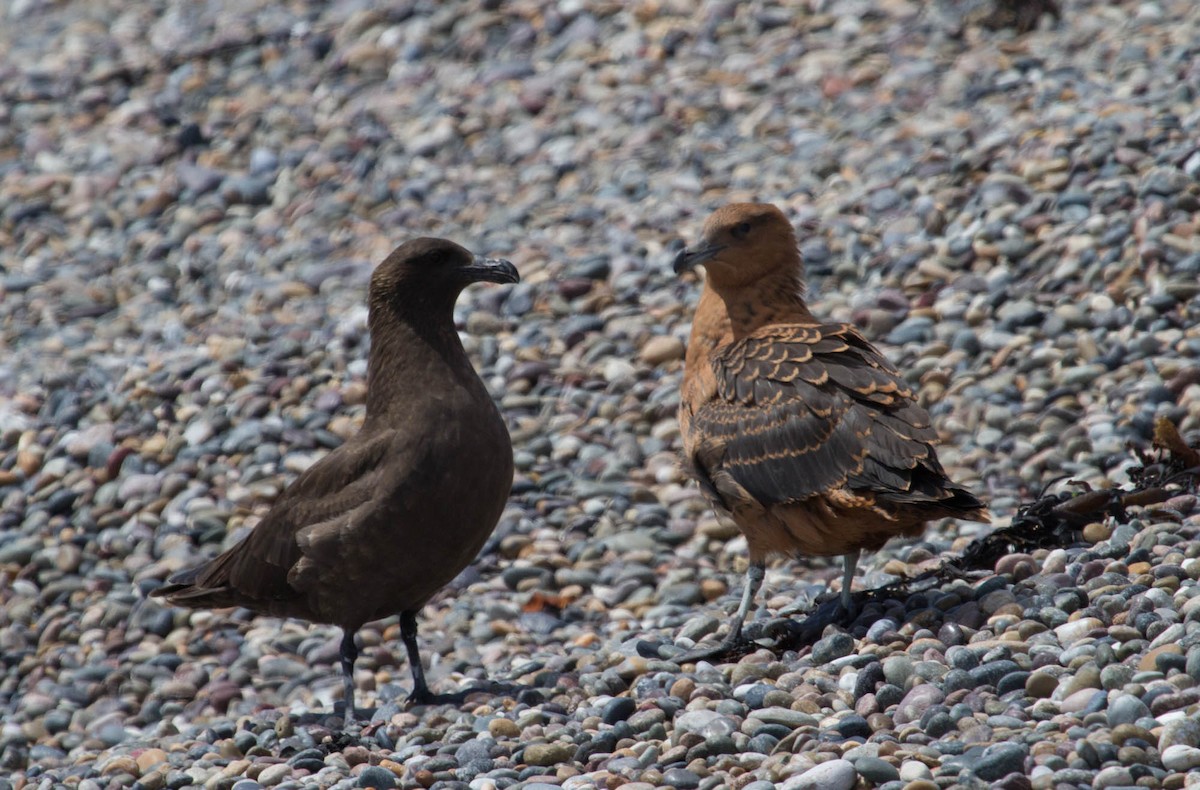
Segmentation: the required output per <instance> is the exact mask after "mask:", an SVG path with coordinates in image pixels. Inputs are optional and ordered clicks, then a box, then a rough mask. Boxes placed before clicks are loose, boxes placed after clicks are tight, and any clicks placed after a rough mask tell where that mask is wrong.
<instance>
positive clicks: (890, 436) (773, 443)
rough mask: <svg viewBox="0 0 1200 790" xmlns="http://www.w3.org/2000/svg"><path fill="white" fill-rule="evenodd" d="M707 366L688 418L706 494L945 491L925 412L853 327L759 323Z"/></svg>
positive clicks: (782, 498)
mask: <svg viewBox="0 0 1200 790" xmlns="http://www.w3.org/2000/svg"><path fill="white" fill-rule="evenodd" d="M712 364H713V368H714V373H715V375H716V394H715V396H714V397H713V398H712V399H711V400H710V401H709V402H707V403H706V404H704V405H703V406H701V407H700V408H699V409H698V410H697V411H696V413H695V416H694V418H693V424H692V427H693V430H696V431H698V432H699V434H700V436H701V437H702V439H701V440H700V441H699V442H696V443H694V444H693V448H694V449H693V457H692V459H691V461H692V463H693V464H694V466H695V467H696V472H697V474H698V476H699V477H700V479H701V483H702V485H704V486H705V488H706V489H708V491H709V493H710V494H712V493H716V494H718V496H719V497H720V498H722V499H725V498H726V496H727V494H726V492H728V491H732V490H737V489H739V488H740V489H742V490H744V491H746V492H748V493H749V494H750V495H751V496H752V497H753V498H754V499H755V500H756V501H757V502H759V503H760V504H762V505H768V506H769V505H774V504H786V503H793V502H800V501H803V500H805V499H808V498H810V497H813V496H818V495H822V494H827V493H829V492H831V491H836V490H839V489H842V488H848V489H850V490H851V491H861V492H863V493H867V492H869V493H871V494H872V495H873V496H874V497H875V498H876V499H877V500H881V501H883V502H888V501H891V502H893V503H900V502H936V501H938V500H941V499H947V498H949V497H950V496H952V494H951V493H950V492H948V491H946V490H944V488H943V486H944V484H945V483H946V482H947V481H946V480H945V478H944V473H943V472H942V468H941V465H940V464H939V463H938V460H937V456H936V454H935V453H934V450H933V448H932V446H931V442H933V441H934V440H935V439H936V438H937V437H936V433H935V432H934V430H933V428H932V427H931V426H930V422H929V415H928V414H927V413H926V412H925V410H924V409H922V408H921V407H920V406H918V405H917V404H916V402H915V401H914V400H913V393H912V389H911V387H910V386H909V385H908V383H907V382H905V381H904V379H903V378H902V377H901V375H900V374H899V372H897V370H896V369H895V368H894V367H892V365H891V364H889V363H888V362H887V360H885V359H884V358H883V357H882V356H881V355H880V354H879V352H878V351H876V350H875V348H874V347H873V346H871V344H870V343H868V342H867V340H866V338H864V337H863V336H862V335H861V334H859V333H858V331H857V330H855V329H854V328H853V327H850V326H846V325H842V324H825V325H822V324H812V325H798V324H789V325H784V326H773V327H769V328H765V329H763V330H760V331H759V332H756V333H754V334H752V335H750V336H748V337H746V338H743V339H742V340H739V341H736V342H734V343H731V344H729V345H728V346H726V347H724V348H723V349H721V350H720V351H718V352H717V353H716V354H714V356H713V358H712ZM730 484H733V485H730ZM726 504H727V505H728V504H730V503H728V502H726Z"/></svg>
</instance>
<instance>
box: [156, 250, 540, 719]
mask: <svg viewBox="0 0 1200 790" xmlns="http://www.w3.org/2000/svg"><path fill="white" fill-rule="evenodd" d="M517 279H518V275H517V270H516V269H515V268H514V267H513V265H512V264H511V263H509V262H508V261H504V260H488V259H484V258H480V257H476V256H473V255H472V254H471V253H469V252H468V251H467V250H465V249H463V248H462V247H460V246H458V245H457V244H454V243H452V242H449V241H445V240H443V239H431V238H421V239H414V240H412V241H409V242H407V243H405V244H403V245H401V246H400V247H399V248H397V249H396V250H395V251H394V252H392V254H391V255H389V256H388V257H387V259H386V260H384V262H383V263H381V264H380V265H379V266H378V268H376V269H375V272H374V274H373V275H372V277H371V285H370V294H369V311H370V312H369V319H368V325H369V329H370V334H371V349H370V354H369V357H368V362H367V412H366V418H365V420H364V422H363V426H362V429H361V430H360V431H359V432H358V434H356V435H355V436H354V437H352V438H351V439H350V440H349V441H347V442H346V443H345V444H343V445H342V446H341V447H339V448H337V449H336V450H334V451H332V452H330V453H329V454H328V455H326V456H325V457H324V458H322V459H321V460H320V461H318V462H317V463H315V464H313V465H312V466H311V467H310V468H309V469H308V470H307V471H305V472H304V473H303V474H301V475H300V476H299V477H298V478H296V480H295V482H293V483H292V484H291V485H290V486H288V487H287V489H285V490H284V491H283V493H282V494H280V496H279V498H278V499H277V500H276V501H275V503H274V506H273V507H272V508H271V510H270V512H268V513H267V515H266V517H265V518H264V519H263V520H262V522H261V523H259V524H258V525H257V526H256V527H255V528H254V529H253V530H252V531H251V532H250V534H249V535H248V536H247V537H246V539H245V540H243V541H242V542H241V543H239V544H237V545H236V546H234V547H233V548H231V549H229V550H228V551H226V552H225V553H223V554H221V555H220V556H218V557H216V558H215V559H213V560H211V561H210V562H208V563H206V564H204V565H201V566H199V567H196V568H192V569H189V570H185V571H181V572H180V573H177V574H175V575H173V576H172V577H171V578H170V579H169V580H168V581H167V583H166V584H165V585H164V586H163V587H161V588H159V589H158V590H156V591H155V592H154V593H153V594H154V595H156V596H160V597H164V598H166V599H167V600H168V601H169V602H171V603H173V604H177V605H180V606H188V607H193V608H221V607H229V606H242V607H246V608H247V609H251V610H253V611H255V612H258V613H260V614H265V615H275V616H279V617H297V618H300V619H304V620H310V621H312V622H317V623H331V624H333V625H337V626H340V627H341V628H342V629H343V632H344V638H343V640H342V670H343V676H344V681H343V682H344V687H345V703H346V717H347V719H348V720H349V719H350V718H351V717H353V715H354V683H353V669H354V661H355V658H356V657H357V652H358V651H357V648H356V646H355V644H354V634H355V633H356V632H357V631H358V629H359V628H361V627H362V626H363V625H364V624H365V623H367V622H370V621H372V620H378V619H379V618H382V617H388V616H390V615H393V614H399V615H400V626H401V634H402V637H403V639H404V644H405V647H406V648H407V651H408V658H409V663H410V665H411V670H412V675H413V693H412V696H411V697H410V699H412V700H414V701H416V702H427V701H431V700H433V699H436V698H435V697H434V695H432V694H430V692H429V688H428V687H427V686H426V684H425V679H424V675H423V671H422V667H421V658H420V655H419V653H418V650H417V639H416V637H417V626H416V613H417V612H418V611H419V610H420V608H421V607H422V606H423V605H424V604H425V602H426V601H428V600H429V599H430V598H431V597H432V596H433V594H434V593H436V592H437V591H438V590H439V589H441V588H442V587H443V586H444V585H445V584H446V583H447V582H449V581H450V580H451V579H453V578H454V577H455V575H457V574H458V572H459V571H461V570H462V569H463V568H464V567H466V565H467V564H468V563H470V562H471V560H472V559H474V557H475V555H476V554H477V553H478V551H479V550H480V548H481V547H482V546H483V544H484V541H486V540H487V537H488V535H490V534H491V532H492V530H493V529H494V528H495V526H496V521H497V520H498V519H499V518H500V514H501V511H502V510H503V509H504V505H505V502H506V500H507V499H508V494H509V490H510V488H511V487H512V479H513V458H512V443H511V441H510V439H509V436H508V430H507V429H506V427H505V425H504V420H503V419H502V418H501V416H500V413H499V411H498V410H497V409H496V406H495V404H494V403H493V402H492V399H491V397H490V396H489V395H488V392H487V389H486V388H485V387H484V385H483V382H481V381H480V380H479V377H478V376H477V375H476V373H475V370H474V368H472V367H471V362H470V360H469V359H468V358H467V355H466V353H465V352H464V351H463V347H462V343H461V342H460V341H459V338H458V333H457V332H456V331H455V328H454V320H453V309H454V302H455V300H456V299H457V297H458V295H459V293H460V292H461V291H462V289H463V288H464V287H466V286H467V285H468V284H470V283H472V282H477V281H491V282H499V283H511V282H516V281H517Z"/></svg>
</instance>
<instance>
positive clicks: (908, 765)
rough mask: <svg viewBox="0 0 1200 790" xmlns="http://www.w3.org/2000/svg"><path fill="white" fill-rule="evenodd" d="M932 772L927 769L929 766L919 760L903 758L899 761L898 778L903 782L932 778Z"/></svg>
mask: <svg viewBox="0 0 1200 790" xmlns="http://www.w3.org/2000/svg"><path fill="white" fill-rule="evenodd" d="M932 779H933V772H932V771H930V770H929V766H928V765H926V764H925V763H923V762H921V761H920V760H905V761H904V762H902V763H900V780H901V781H903V782H917V781H922V780H932Z"/></svg>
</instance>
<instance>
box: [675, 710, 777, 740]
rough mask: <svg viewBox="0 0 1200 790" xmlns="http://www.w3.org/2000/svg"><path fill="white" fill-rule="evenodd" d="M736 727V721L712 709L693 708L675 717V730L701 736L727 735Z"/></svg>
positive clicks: (735, 729) (734, 730)
mask: <svg viewBox="0 0 1200 790" xmlns="http://www.w3.org/2000/svg"><path fill="white" fill-rule="evenodd" d="M760 712H761V711H760ZM737 728H738V725H737V722H735V721H734V720H733V719H730V718H728V717H727V716H722V715H721V714H719V713H717V712H716V711H713V710H693V711H688V712H687V713H681V714H680V715H678V716H676V717H675V729H676V730H679V731H681V732H691V733H695V734H696V735H699V736H700V737H702V738H716V737H719V736H723V735H729V734H730V733H733V732H736V731H737Z"/></svg>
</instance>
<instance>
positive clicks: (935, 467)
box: [675, 203, 987, 645]
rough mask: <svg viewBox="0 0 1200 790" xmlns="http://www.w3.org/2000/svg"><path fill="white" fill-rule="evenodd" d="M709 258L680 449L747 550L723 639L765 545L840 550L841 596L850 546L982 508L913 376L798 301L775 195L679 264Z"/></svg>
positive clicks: (748, 593)
mask: <svg viewBox="0 0 1200 790" xmlns="http://www.w3.org/2000/svg"><path fill="white" fill-rule="evenodd" d="M698 264H700V265H703V266H704V268H705V270H706V271H707V275H708V276H707V279H706V281H705V286H704V291H703V293H702V294H701V296H700V302H699V304H698V305H697V307H696V314H695V317H694V319H693V322H692V335H691V339H690V341H689V343H688V349H687V358H686V360H685V368H684V375H683V384H682V386H681V396H682V402H681V404H680V409H679V423H680V428H681V430H682V433H683V443H684V456H685V460H686V462H687V464H688V467H689V469H690V472H691V474H692V476H693V477H695V479H696V480H697V481H698V482H699V484H700V487H701V488H702V489H703V491H704V493H705V494H706V495H707V497H708V499H709V500H710V501H711V502H712V504H713V506H714V507H715V508H716V509H717V510H718V512H721V513H723V514H725V515H726V516H728V517H730V518H732V519H733V521H734V523H735V524H737V526H738V529H740V530H741V531H742V533H743V534H744V535H745V536H746V542H747V544H748V546H749V550H750V569H749V571H748V572H747V583H746V589H745V591H744V595H743V598H742V606H741V608H740V609H739V611H738V614H737V617H736V620H735V622H734V625H733V628H732V629H731V632H730V635H729V637H728V638H727V639H726V645H729V644H733V643H734V642H736V641H737V639H738V638H739V636H740V632H741V626H742V621H743V620H744V618H745V616H746V614H747V613H748V611H749V608H750V605H751V603H752V602H753V598H754V594H755V593H756V592H757V589H758V586H759V585H760V584H761V583H762V577H763V572H764V566H765V562H766V559H767V557H768V556H770V555H772V554H786V555H797V554H806V555H818V556H829V555H837V554H840V555H844V557H845V558H846V560H845V565H846V573H845V578H844V581H843V585H842V604H843V606H845V607H846V608H849V605H850V581H851V579H852V578H853V573H854V565H855V563H856V561H857V558H858V554H859V552H860V551H863V550H874V549H878V548H879V547H881V546H882V545H883V544H884V543H885V542H886V541H887V540H888V539H889V538H892V537H895V536H899V535H903V536H912V535H918V534H920V533H921V532H922V530H923V529H924V527H925V524H926V522H928V521H929V520H931V519H936V518H943V517H948V516H953V517H958V518H971V519H981V520H986V518H987V517H986V515H985V512H984V508H983V504H982V503H981V502H980V501H979V500H978V499H976V498H975V497H974V496H973V495H972V494H970V493H969V492H968V491H966V490H965V489H963V488H960V487H958V486H956V485H954V484H953V483H952V482H951V481H950V480H948V479H947V477H946V474H945V472H944V471H943V470H942V466H941V464H940V463H939V462H938V459H937V453H936V452H935V451H934V448H933V444H934V442H935V441H936V440H937V434H936V433H935V431H934V430H933V428H932V427H931V425H930V420H929V415H928V414H927V413H926V411H925V410H924V409H923V408H921V407H920V406H918V405H917V403H916V401H915V400H914V398H913V391H912V388H911V387H910V386H909V385H908V383H907V382H906V381H905V380H904V378H903V377H902V376H901V375H900V373H899V372H898V371H897V370H896V368H894V367H893V366H892V365H891V364H890V363H889V362H888V361H887V360H886V359H884V357H883V356H882V355H881V354H880V353H879V351H877V350H876V349H875V347H874V346H872V345H871V344H870V343H869V342H867V340H866V338H864V337H863V336H862V334H860V333H859V331H858V330H857V329H855V328H854V327H852V326H850V325H848V324H833V323H822V322H820V321H818V320H817V319H816V318H814V317H813V314H812V313H811V312H809V309H808V306H807V305H806V304H805V303H804V288H803V280H802V278H803V266H802V263H801V260H800V253H799V250H798V248H797V243H796V236H795V232H794V231H793V229H792V226H791V224H790V223H789V222H788V221H787V218H786V217H785V216H784V215H783V213H782V212H780V211H779V209H777V208H775V207H774V206H771V205H767V204H754V203H738V204H732V205H728V206H725V207H723V208H721V209H719V210H717V211H716V212H715V213H714V214H713V215H712V216H711V217H710V218H709V220H708V221H707V222H706V223H705V225H704V238H703V242H702V243H701V245H699V246H698V247H697V248H695V249H692V250H686V249H685V250H683V251H682V252H681V253H680V254H679V256H678V258H677V259H676V262H675V270H676V271H677V272H679V271H682V270H684V269H686V268H691V267H693V266H695V265H698Z"/></svg>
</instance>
